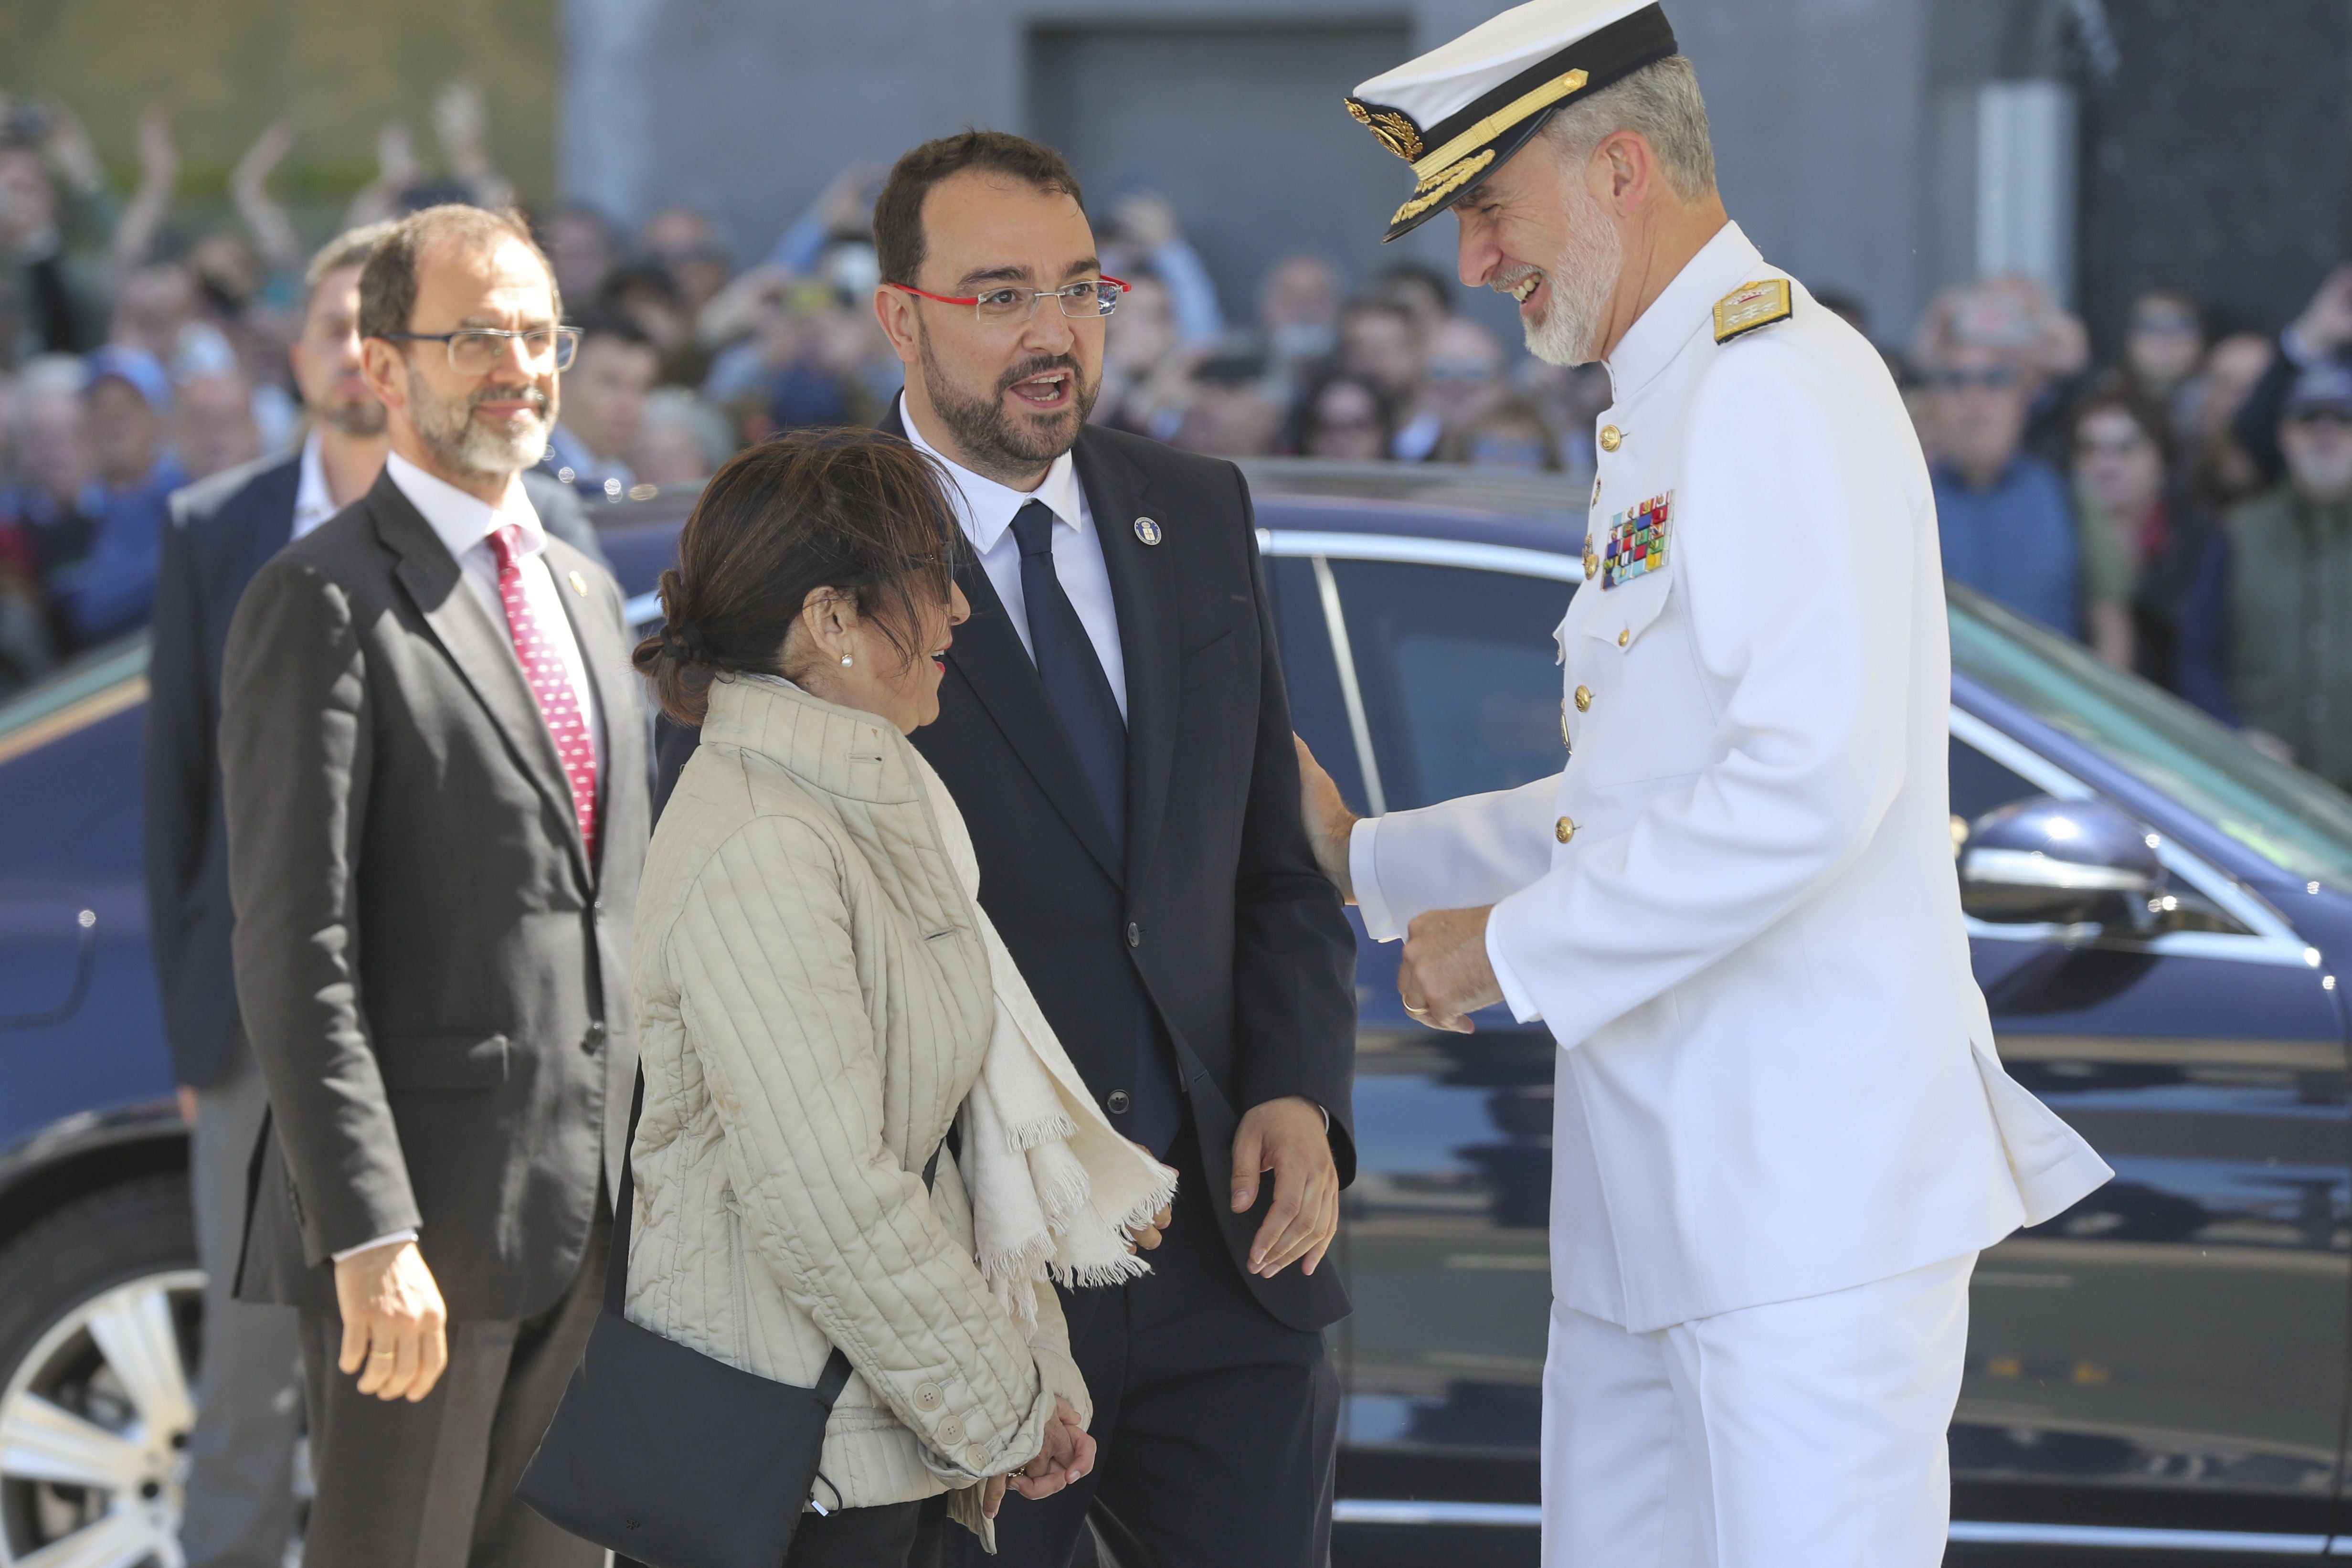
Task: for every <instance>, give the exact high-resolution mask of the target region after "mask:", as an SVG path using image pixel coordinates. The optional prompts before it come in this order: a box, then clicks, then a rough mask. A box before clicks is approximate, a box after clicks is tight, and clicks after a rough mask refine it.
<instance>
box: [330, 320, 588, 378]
mask: <svg viewBox="0 0 2352 1568" xmlns="http://www.w3.org/2000/svg"><path fill="white" fill-rule="evenodd" d="M375 335H376V336H377V337H380V338H383V339H384V340H385V341H387V342H395V343H441V344H443V345H445V346H446V348H447V350H448V353H449V368H450V369H451V370H454V371H456V372H457V374H459V375H488V374H489V373H490V372H491V371H493V370H496V369H497V368H498V365H499V361H500V360H503V359H505V358H506V357H507V344H509V342H516V343H520V344H521V345H522V363H523V364H524V365H525V367H526V368H530V369H538V368H540V367H541V366H544V365H546V364H547V363H548V362H549V361H550V360H552V361H553V362H554V366H555V368H556V369H557V370H560V371H562V370H570V369H571V368H572V356H573V355H575V354H577V353H579V352H580V329H579V328H577V327H525V328H524V329H523V330H522V331H519V332H509V331H506V330H505V329H503V328H500V327H460V328H458V329H457V331H454V332H378V333H376V334H375Z"/></svg>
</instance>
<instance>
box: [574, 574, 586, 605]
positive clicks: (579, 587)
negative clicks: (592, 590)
mask: <svg viewBox="0 0 2352 1568" xmlns="http://www.w3.org/2000/svg"><path fill="white" fill-rule="evenodd" d="M570 575H571V578H572V592H573V593H575V594H577V595H580V596H581V597H582V598H583V599H584V598H586V597H587V596H588V579H587V578H585V577H583V576H582V575H580V574H579V573H577V572H574V573H572V574H570Z"/></svg>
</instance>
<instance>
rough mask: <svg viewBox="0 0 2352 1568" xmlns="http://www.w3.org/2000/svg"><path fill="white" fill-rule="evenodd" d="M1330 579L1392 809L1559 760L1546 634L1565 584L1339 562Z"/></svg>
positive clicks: (1555, 673) (1563, 760) (1555, 676)
mask: <svg viewBox="0 0 2352 1568" xmlns="http://www.w3.org/2000/svg"><path fill="white" fill-rule="evenodd" d="M1331 572H1332V575H1333V577H1334V579H1335V580H1336V581H1337V583H1338V584H1339V598H1340V603H1341V605H1342V606H1343V607H1344V610H1345V613H1346V616H1347V623H1348V635H1349V644H1350V647H1351V649H1352V651H1353V653H1354V655H1355V664H1356V678H1357V681H1358V683H1359V685H1360V687H1361V689H1362V691H1363V699H1364V717H1365V720H1366V722H1367V724H1368V725H1369V727H1370V731H1371V738H1372V752H1373V755H1374V756H1375V757H1376V758H1377V759H1378V762H1379V765H1380V772H1381V785H1382V787H1383V791H1384V793H1385V795H1386V796H1387V804H1388V808H1389V809H1390V810H1391V811H1396V810H1400V809H1403V808H1408V807H1412V806H1421V805H1432V804H1433V803H1435V802H1437V801H1441V800H1451V799H1453V798H1454V796H1456V795H1479V794H1483V793H1485V792H1486V791H1488V790H1497V789H1511V788H1515V787H1516V786H1517V785H1519V784H1528V783H1529V782H1531V781H1533V780H1536V779H1539V778H1544V777H1547V776H1549V774H1552V773H1558V772H1559V770H1560V769H1561V768H1562V767H1563V766H1565V765H1566V764H1567V762H1568V747H1567V742H1565V741H1564V740H1563V739H1562V738H1561V734H1560V710H1559V707H1560V675H1559V658H1558V653H1559V650H1558V649H1557V647H1555V646H1554V645H1553V642H1552V637H1551V634H1552V628H1554V627H1555V626H1558V625H1559V620H1560V617H1561V616H1563V615H1565V614H1567V611H1568V600H1569V595H1570V593H1571V592H1572V590H1571V589H1570V586H1569V585H1568V584H1565V583H1559V582H1555V581H1552V580H1550V579H1548V578H1539V577H1523V576H1519V575H1517V574H1514V573H1509V572H1495V571H1484V570H1475V569H1472V568H1468V567H1458V566H1432V565H1423V564H1418V563H1402V562H1390V561H1343V560H1337V559H1335V560H1333V561H1332V562H1331Z"/></svg>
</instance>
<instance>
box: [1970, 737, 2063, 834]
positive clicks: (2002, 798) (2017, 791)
mask: <svg viewBox="0 0 2352 1568" xmlns="http://www.w3.org/2000/svg"><path fill="white" fill-rule="evenodd" d="M2042 793H2043V792H2042V790H2041V789H2039V788H2038V787H2036V786H2035V785H2034V784H2032V783H2030V782H2029V781H2027V780H2026V779H2024V778H2021V777H2020V776H2019V775H2018V774H2017V773H2013V772H2011V770H2010V769H2008V768H2005V767H2003V766H2002V765H2001V764H2000V763H1996V762H1994V761H1993V760H1992V759H1991V758H1990V757H1988V756H1986V755H1985V754H1984V753H1983V752H1979V751H1978V750H1977V749H1976V748H1975V747H1974V746H1971V745H1969V743H1968V742H1966V741H1962V740H1958V739H1955V740H1954V741H1953V742H1952V815H1953V816H1957V817H1958V818H1959V819H1960V821H1962V822H1963V823H1973V822H1975V821H1976V820H1977V818H1979V817H1980V816H1983V815H1984V814H1985V813H1986V812H1988V811H1991V810H1993V809H1995V808H1996V807H1999V806H2004V805H2009V804H2010V803H2011V802H2012V801H2020V800H2024V799H2026V798H2028V797H2029V796H2032V795H2041V794H2042Z"/></svg>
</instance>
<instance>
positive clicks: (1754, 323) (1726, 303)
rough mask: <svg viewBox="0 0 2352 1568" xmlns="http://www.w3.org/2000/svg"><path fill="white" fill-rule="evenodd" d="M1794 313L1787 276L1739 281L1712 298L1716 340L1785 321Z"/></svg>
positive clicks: (1726, 338)
mask: <svg viewBox="0 0 2352 1568" xmlns="http://www.w3.org/2000/svg"><path fill="white" fill-rule="evenodd" d="M1795 313H1796V307H1795V304H1794V303H1793V301H1792V300H1790V294H1789V280H1788V279H1786V278H1767V279H1764V280H1763V281H1762V282H1760V283H1742V284H1741V285H1740V286H1739V287H1738V288H1737V289H1733V290H1732V291H1731V292H1730V293H1728V294H1726V295H1725V296H1724V297H1723V298H1722V299H1720V300H1717V301H1716V302H1715V341H1716V342H1719V343H1727V342H1730V341H1731V340H1732V339H1734V338H1736V337H1738V336H1739V335H1740V334H1741V333H1743V332H1752V331H1755V330H1756V329H1757V328H1759V327H1769V326H1770V325H1771V324H1772V323H1773V322H1775V321H1787V320H1788V319H1789V318H1790V316H1791V315H1793V314H1795Z"/></svg>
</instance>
